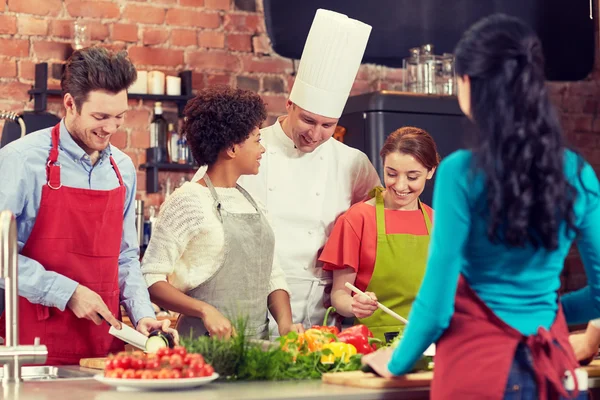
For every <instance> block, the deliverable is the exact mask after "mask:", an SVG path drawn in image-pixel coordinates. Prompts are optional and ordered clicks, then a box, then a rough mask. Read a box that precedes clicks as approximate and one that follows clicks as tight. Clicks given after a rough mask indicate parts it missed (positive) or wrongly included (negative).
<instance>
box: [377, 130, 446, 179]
mask: <svg viewBox="0 0 600 400" xmlns="http://www.w3.org/2000/svg"><path fill="white" fill-rule="evenodd" d="M397 151H398V152H400V153H403V154H408V155H411V156H413V157H414V158H415V159H416V160H417V161H419V162H420V163H421V165H423V166H424V167H425V168H426V169H427V170H428V171H431V170H432V169H434V168H437V166H438V165H439V164H440V160H441V158H440V155H439V153H438V151H437V146H436V145H435V141H434V140H433V138H432V137H431V135H430V134H429V133H427V131H425V130H424V129H421V128H415V127H414V126H404V127H402V128H400V129H397V130H395V131H394V132H392V133H390V135H389V136H388V137H387V139H386V140H385V143H384V144H383V147H382V148H381V151H380V152H379V156H380V157H381V159H382V160H383V161H385V158H386V157H387V156H388V155H389V154H390V153H394V152H397Z"/></svg>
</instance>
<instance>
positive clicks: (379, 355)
mask: <svg viewBox="0 0 600 400" xmlns="http://www.w3.org/2000/svg"><path fill="white" fill-rule="evenodd" d="M393 352H394V349H392V348H391V347H385V348H383V349H379V350H377V351H375V352H373V353H371V354H365V355H364V356H362V358H361V362H362V364H363V365H368V366H369V367H371V368H373V370H374V371H375V372H377V373H378V374H379V375H381V376H382V377H384V378H392V377H393V376H394V375H392V373H391V372H390V371H389V370H388V367H387V366H388V363H389V362H390V360H391V358H392V353H393Z"/></svg>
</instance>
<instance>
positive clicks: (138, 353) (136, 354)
mask: <svg viewBox="0 0 600 400" xmlns="http://www.w3.org/2000/svg"><path fill="white" fill-rule="evenodd" d="M131 357H133V358H144V357H146V355H145V354H144V352H143V351H141V350H136V351H133V352H131Z"/></svg>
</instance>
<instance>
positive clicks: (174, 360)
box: [169, 354, 183, 368]
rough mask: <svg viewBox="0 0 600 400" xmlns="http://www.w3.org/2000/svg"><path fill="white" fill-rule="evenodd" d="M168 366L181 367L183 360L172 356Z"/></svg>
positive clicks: (177, 355)
mask: <svg viewBox="0 0 600 400" xmlns="http://www.w3.org/2000/svg"><path fill="white" fill-rule="evenodd" d="M169 365H170V366H171V368H181V367H183V358H182V357H181V356H180V355H179V354H172V355H171V357H170V359H169Z"/></svg>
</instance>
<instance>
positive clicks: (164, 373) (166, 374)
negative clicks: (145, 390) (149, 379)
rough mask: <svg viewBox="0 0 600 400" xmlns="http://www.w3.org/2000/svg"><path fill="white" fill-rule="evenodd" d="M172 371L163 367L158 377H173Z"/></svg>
mask: <svg viewBox="0 0 600 400" xmlns="http://www.w3.org/2000/svg"><path fill="white" fill-rule="evenodd" d="M171 376H172V375H171V371H170V370H168V369H166V368H163V369H161V370H160V371H159V372H158V376H157V379H171Z"/></svg>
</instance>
